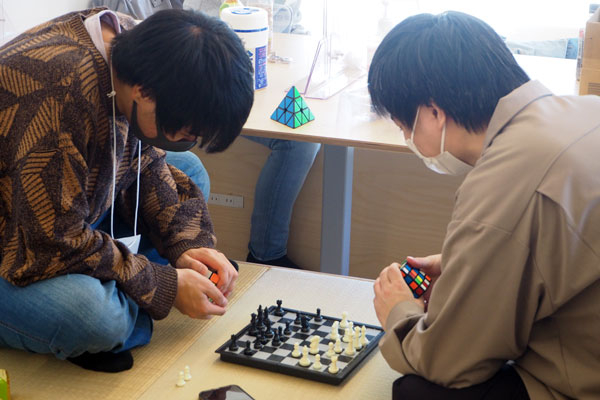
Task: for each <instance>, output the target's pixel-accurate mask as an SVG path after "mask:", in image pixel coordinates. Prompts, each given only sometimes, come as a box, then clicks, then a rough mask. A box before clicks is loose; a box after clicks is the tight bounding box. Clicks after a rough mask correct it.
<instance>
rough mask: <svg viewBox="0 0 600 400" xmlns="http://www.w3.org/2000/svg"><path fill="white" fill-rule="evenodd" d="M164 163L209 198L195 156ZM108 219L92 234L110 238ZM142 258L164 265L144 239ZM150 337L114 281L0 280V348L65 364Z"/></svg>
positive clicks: (173, 156)
mask: <svg viewBox="0 0 600 400" xmlns="http://www.w3.org/2000/svg"><path fill="white" fill-rule="evenodd" d="M167 162H169V163H170V164H172V165H174V166H176V167H177V168H179V169H180V170H182V171H183V172H185V173H186V174H188V176H190V177H191V178H192V180H194V182H196V184H198V186H200V189H201V190H202V191H203V192H204V195H205V197H208V193H209V190H210V181H209V180H208V174H207V172H206V170H205V169H204V166H203V165H202V163H201V162H200V160H199V159H198V157H197V156H196V155H195V154H193V153H191V152H185V153H168V154H167ZM107 214H108V213H105V216H103V217H102V218H101V219H100V220H99V221H97V222H96V223H95V224H94V228H98V229H102V230H104V231H105V232H110V218H105V217H106V215H107ZM114 228H115V235H116V237H122V236H129V235H131V234H132V232H131V228H130V227H128V226H127V225H126V224H125V223H124V222H122V221H119V219H115V227H114ZM143 247H144V248H143ZM140 253H141V254H144V255H146V256H147V257H148V258H150V259H152V258H153V256H155V257H157V258H158V259H160V260H164V259H161V258H160V256H159V255H158V253H157V252H156V250H155V249H154V248H153V247H152V245H151V243H150V241H149V240H147V239H146V240H145V241H144V239H143V238H142V243H141V244H140ZM158 259H155V260H154V261H158V262H160V260H158ZM164 263H165V264H166V263H167V260H164ZM151 337H152V318H150V316H149V315H148V313H147V312H146V311H144V310H143V309H141V308H139V307H138V305H137V304H136V303H135V302H134V301H133V300H132V299H131V298H130V297H129V296H128V295H126V294H125V293H124V292H122V291H120V290H119V289H118V288H117V287H116V282H115V281H108V282H100V281H99V280H98V279H96V278H93V277H90V276H87V275H81V274H70V275H63V276H59V277H56V278H51V279H46V280H43V281H40V282H36V283H33V284H30V285H28V286H26V287H17V286H14V285H12V284H11V283H9V282H8V281H6V280H4V279H2V278H0V347H11V348H15V349H21V350H26V351H30V352H34V353H52V354H54V355H55V356H56V357H57V358H60V359H65V358H67V357H76V356H78V355H80V354H82V353H84V352H86V351H87V352H90V353H97V352H101V351H112V352H115V353H116V352H120V351H124V350H128V349H131V348H133V347H137V346H143V345H145V344H147V343H149V342H150V338H151Z"/></svg>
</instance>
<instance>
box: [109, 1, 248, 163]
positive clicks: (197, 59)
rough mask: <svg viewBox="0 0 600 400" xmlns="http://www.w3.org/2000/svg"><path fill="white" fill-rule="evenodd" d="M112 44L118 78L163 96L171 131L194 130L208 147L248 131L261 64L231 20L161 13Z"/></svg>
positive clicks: (159, 111) (159, 104)
mask: <svg viewBox="0 0 600 400" xmlns="http://www.w3.org/2000/svg"><path fill="white" fill-rule="evenodd" d="M112 45H113V46H112V65H113V67H114V69H115V73H116V75H117V77H118V78H119V79H120V80H122V81H123V82H125V83H126V84H128V85H131V86H134V85H140V86H141V87H142V92H143V93H144V95H145V96H149V97H150V98H152V99H153V100H154V101H155V102H156V116H157V119H158V121H159V123H160V127H161V128H162V129H163V130H164V131H166V132H170V133H173V132H176V131H179V130H180V129H183V128H190V133H191V134H193V135H195V136H199V137H201V138H202V139H201V141H200V147H204V146H206V151H207V152H217V151H222V150H225V149H226V148H227V147H228V146H229V145H230V144H231V143H232V142H233V141H234V139H235V138H236V137H237V136H238V135H239V134H240V131H241V129H242V126H243V125H244V123H245V122H246V120H247V118H248V114H249V113H250V109H251V108H252V102H253V100H254V83H253V78H252V76H253V68H252V63H251V62H250V58H249V57H248V55H247V53H246V50H245V49H244V46H243V45H242V42H241V40H240V39H239V38H238V36H237V35H236V34H235V33H234V32H233V31H232V30H231V29H229V27H228V26H227V25H226V24H225V23H224V22H223V21H221V20H219V19H216V18H212V17H209V16H206V15H205V14H202V13H200V12H195V11H191V10H176V9H171V10H164V11H159V12H157V13H155V14H153V15H151V16H150V17H148V18H147V19H145V20H144V21H142V22H141V23H140V24H139V25H137V26H136V27H134V28H133V29H131V30H129V31H124V32H123V33H121V34H120V35H117V36H116V37H115V39H114V40H113V43H112Z"/></svg>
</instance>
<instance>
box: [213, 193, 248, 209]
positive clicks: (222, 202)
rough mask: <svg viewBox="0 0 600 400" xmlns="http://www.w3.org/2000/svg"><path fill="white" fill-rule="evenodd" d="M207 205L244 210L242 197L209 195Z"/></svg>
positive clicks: (218, 194)
mask: <svg viewBox="0 0 600 400" xmlns="http://www.w3.org/2000/svg"><path fill="white" fill-rule="evenodd" d="M208 204H216V205H218V206H225V207H233V208H244V197H242V196H234V195H230V194H220V193H211V194H210V197H209V198H208Z"/></svg>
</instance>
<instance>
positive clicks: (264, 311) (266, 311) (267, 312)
mask: <svg viewBox="0 0 600 400" xmlns="http://www.w3.org/2000/svg"><path fill="white" fill-rule="evenodd" d="M268 319H269V309H268V308H267V307H265V308H264V309H263V321H265V322H266V321H267V320H268Z"/></svg>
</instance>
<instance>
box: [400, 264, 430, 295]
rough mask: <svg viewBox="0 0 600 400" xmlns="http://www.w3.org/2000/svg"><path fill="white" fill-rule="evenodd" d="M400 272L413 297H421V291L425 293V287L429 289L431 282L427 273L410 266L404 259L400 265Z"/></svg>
mask: <svg viewBox="0 0 600 400" xmlns="http://www.w3.org/2000/svg"><path fill="white" fill-rule="evenodd" d="M400 272H401V273H402V277H403V278H404V281H405V282H406V284H407V285H408V287H409V288H410V290H412V292H413V296H415V299H418V298H419V297H421V296H422V295H423V293H425V292H426V291H427V289H429V285H430V284H431V278H430V277H429V275H427V274H425V273H424V272H421V271H419V270H418V269H416V268H413V267H411V266H410V265H408V263H407V262H406V260H404V262H403V263H402V265H401V266H400Z"/></svg>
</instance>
